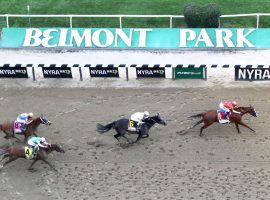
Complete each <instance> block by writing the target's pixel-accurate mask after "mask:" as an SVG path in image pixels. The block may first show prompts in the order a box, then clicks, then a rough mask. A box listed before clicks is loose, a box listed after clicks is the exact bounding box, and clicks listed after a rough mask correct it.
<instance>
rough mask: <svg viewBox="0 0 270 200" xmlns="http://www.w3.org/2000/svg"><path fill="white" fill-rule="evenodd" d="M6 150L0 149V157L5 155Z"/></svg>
mask: <svg viewBox="0 0 270 200" xmlns="http://www.w3.org/2000/svg"><path fill="white" fill-rule="evenodd" d="M7 151H8V148H4V149H0V156H2V155H4V154H7V153H8V152H7Z"/></svg>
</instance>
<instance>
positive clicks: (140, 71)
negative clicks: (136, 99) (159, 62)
mask: <svg viewBox="0 0 270 200" xmlns="http://www.w3.org/2000/svg"><path fill="white" fill-rule="evenodd" d="M136 74H137V78H165V68H164V67H137V68H136Z"/></svg>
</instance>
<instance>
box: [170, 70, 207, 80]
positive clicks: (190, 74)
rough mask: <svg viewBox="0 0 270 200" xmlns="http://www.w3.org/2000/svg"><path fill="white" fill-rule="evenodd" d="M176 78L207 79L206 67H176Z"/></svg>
mask: <svg viewBox="0 0 270 200" xmlns="http://www.w3.org/2000/svg"><path fill="white" fill-rule="evenodd" d="M174 78H175V79H206V68H205V67H198V68H195V67H176V68H175V69H174Z"/></svg>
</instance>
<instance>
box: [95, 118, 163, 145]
mask: <svg viewBox="0 0 270 200" xmlns="http://www.w3.org/2000/svg"><path fill="white" fill-rule="evenodd" d="M128 123H129V119H119V120H117V121H114V122H112V123H110V124H107V125H106V126H103V125H101V124H97V132H99V133H105V132H107V131H109V130H111V129H112V128H113V129H115V131H116V132H117V134H115V135H114V137H115V138H116V139H117V140H118V141H119V137H124V138H125V139H126V140H128V138H127V137H126V136H125V134H126V133H127V132H129V133H135V134H138V137H137V139H136V141H135V142H132V143H136V142H138V141H139V140H140V139H141V138H146V137H149V134H148V133H149V130H150V129H151V127H152V126H154V125H155V124H156V123H158V124H162V125H164V126H166V125H167V123H166V122H165V121H164V120H163V119H162V118H161V117H160V115H159V114H157V115H154V116H152V117H149V118H147V119H145V120H144V123H143V124H142V126H141V129H140V131H139V132H136V131H128ZM119 142H120V141H119Z"/></svg>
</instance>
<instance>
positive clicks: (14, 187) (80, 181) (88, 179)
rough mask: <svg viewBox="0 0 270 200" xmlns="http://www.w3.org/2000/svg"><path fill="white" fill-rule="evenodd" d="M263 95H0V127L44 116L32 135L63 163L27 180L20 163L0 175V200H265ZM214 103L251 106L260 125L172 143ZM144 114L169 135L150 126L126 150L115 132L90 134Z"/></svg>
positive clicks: (269, 104)
mask: <svg viewBox="0 0 270 200" xmlns="http://www.w3.org/2000/svg"><path fill="white" fill-rule="evenodd" d="M269 91H270V89H269V88H259V89H255V88H228V89H214V88H211V89H210V88H200V89H195V88H193V89H183V88H182V89H181V88H171V89H169V88H166V89H130V88H129V89H128V88H126V89H97V88H85V89H82V88H77V89H76V88H73V89H67V88H66V89H65V88H58V89H49V88H47V89H46V88H39V89H37V88H36V89H34V88H28V89H26V88H24V89H8V88H6V89H4V88H3V89H2V90H1V91H0V110H1V114H0V120H1V121H3V120H7V119H9V120H11V119H14V118H15V117H16V115H17V114H18V113H20V112H25V111H31V112H34V113H36V114H40V113H44V114H45V115H46V116H47V117H48V118H49V119H50V120H51V121H52V123H53V124H52V126H50V127H45V126H42V127H40V129H39V134H40V135H43V136H46V137H47V138H48V140H49V141H50V142H59V143H61V144H62V146H63V147H64V149H65V150H66V153H65V154H58V153H53V155H50V156H49V158H48V159H49V161H51V163H52V164H53V165H54V166H55V167H56V168H57V169H58V173H55V172H54V171H52V170H51V169H50V168H49V167H48V166H47V165H46V164H43V163H41V162H38V163H37V164H36V165H35V171H33V172H29V171H27V168H28V167H29V165H30V163H31V161H27V160H23V159H21V160H17V161H15V162H13V163H11V164H10V165H7V166H6V167H4V168H3V169H2V170H1V173H0V179H1V182H2V183H1V185H0V195H1V199H2V200H5V199H38V200H43V199H72V200H77V199H78V200H81V199H100V200H101V199H102V200H103V199H105V200H107V199H132V200H134V199H136V200H137V199H138V200H142V199H151V200H152V199H161V200H164V199H245V200H246V199H270V192H269V190H270V136H269V128H270V123H269V113H270V112H269V109H270V101H269V98H270V92H269ZM221 99H235V100H237V101H238V102H239V103H240V104H241V105H243V106H248V105H249V104H251V105H253V106H254V107H255V109H256V110H257V112H258V113H259V117H257V118H253V117H251V116H247V115H246V116H245V117H244V120H245V121H246V122H247V123H248V124H249V125H250V126H251V127H253V128H254V129H255V130H256V133H255V134H254V133H252V132H250V131H249V130H247V129H245V128H243V127H240V129H241V131H242V134H237V132H236V129H235V127H234V125H219V124H215V125H213V126H212V127H210V128H208V129H206V131H205V133H206V135H205V136H204V137H203V138H200V137H199V127H200V126H199V127H197V128H195V129H193V130H191V131H190V132H189V133H188V134H186V135H184V136H181V135H179V133H178V132H179V131H180V130H182V129H184V128H186V127H188V126H190V125H192V124H193V123H195V122H196V119H195V120H188V119H187V117H188V116H190V115H192V114H196V113H198V112H201V111H204V110H208V109H213V108H217V106H218V103H219V101H220V100H221ZM143 110H149V111H150V113H153V114H155V113H157V112H159V113H160V114H161V115H162V116H163V117H164V118H165V119H166V120H167V122H168V125H167V126H166V127H163V126H160V125H156V126H155V127H154V128H153V129H152V130H151V131H150V137H149V138H146V139H143V140H141V141H140V142H139V143H138V144H135V145H132V146H126V145H124V147H125V148H122V147H120V146H119V145H118V143H117V141H116V140H115V139H114V138H113V134H115V132H114V131H110V132H108V133H106V134H104V135H100V134H98V133H97V132H96V131H95V128H96V124H97V123H102V124H106V123H109V122H111V121H113V120H116V119H119V118H121V117H128V116H129V115H130V114H131V113H133V112H134V111H143ZM2 135H3V134H2ZM128 137H130V138H133V139H135V137H134V136H133V135H128ZM122 142H123V143H125V140H122ZM7 143H8V142H7V141H6V140H5V139H4V138H3V139H1V141H0V144H1V145H5V144H7Z"/></svg>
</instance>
